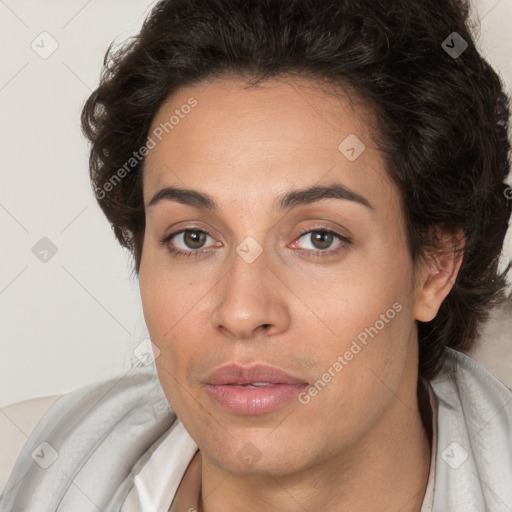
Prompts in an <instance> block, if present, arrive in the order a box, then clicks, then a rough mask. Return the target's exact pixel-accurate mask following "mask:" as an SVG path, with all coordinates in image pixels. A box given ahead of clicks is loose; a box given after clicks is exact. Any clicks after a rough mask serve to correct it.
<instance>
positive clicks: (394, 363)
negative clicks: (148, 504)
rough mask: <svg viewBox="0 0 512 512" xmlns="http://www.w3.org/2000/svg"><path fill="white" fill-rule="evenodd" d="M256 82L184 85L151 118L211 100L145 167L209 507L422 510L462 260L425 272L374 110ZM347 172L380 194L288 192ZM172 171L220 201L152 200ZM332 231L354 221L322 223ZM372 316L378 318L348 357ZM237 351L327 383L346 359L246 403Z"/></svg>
mask: <svg viewBox="0 0 512 512" xmlns="http://www.w3.org/2000/svg"><path fill="white" fill-rule="evenodd" d="M244 85H245V83H244V82H242V81H241V80H239V79H235V78H225V79H217V80H214V81H210V82H208V83H207V82H202V83H200V84H197V85H194V86H190V87H186V88H183V89H181V90H179V91H178V92H177V93H176V94H174V95H173V96H171V97H170V98H169V100H168V101H167V102H166V103H165V104H164V105H162V107H161V108H160V110H159V112H158V113H157V115H156V117H155V119H154V120H153V123H152V127H151V130H150V133H151V132H152V131H153V130H154V129H155V128H157V127H158V126H159V125H160V124H161V123H164V122H166V121H168V120H169V118H170V117H171V116H172V115H173V113H174V112H175V110H176V109H180V108H181V106H182V105H184V104H186V103H187V100H188V99H189V98H191V97H194V98H195V100H197V106H195V108H194V109H192V110H191V112H190V113H188V114H187V115H185V116H183V118H182V119H180V122H179V124H176V125H175V126H174V127H173V129H172V130H169V132H168V133H164V136H163V137H162V140H161V141H159V142H158V144H157V145H156V147H154V149H152V150H151V151H150V152H149V153H148V155H147V157H146V162H145V168H144V183H143V186H144V202H145V205H146V230H145V235H144V248H143V254H142V261H141V268H140V274H139V277H140V290H141V297H142V302H143V308H144V316H145V319H146V323H147V326H148V329H149V333H150V335H151V338H152V340H153V342H154V344H155V345H156V346H158V348H159V350H160V355H159V357H158V358H157V359H156V365H157V371H158V375H159V379H160V382H161V384H162V388H163V390H164V392H165V394H166V396H167V398H168V400H169V403H170V405H171V407H172V408H173V409H174V410H175V412H176V414H177V415H178V417H179V418H180V420H181V421H182V422H183V424H184V426H185V428H186V429H187V431H188V432H189V433H190V435H191V436H192V438H193V439H194V440H195V442H196V443H197V445H198V446H199V448H200V459H201V460H200V463H201V468H200V474H201V498H202V504H201V505H200V506H201V507H202V509H203V510H204V511H205V512H219V511H222V512H232V511H233V512H234V511H238V510H241V509H243V510H244V511H246V512H251V511H261V510H265V511H268V512H274V511H275V512H277V511H280V512H283V511H290V512H291V511H304V510H306V511H315V510H329V511H339V512H341V511H343V512H349V511H360V510H365V511H366V512H372V511H379V512H386V511H394V512H396V511H397V510H401V511H402V512H418V511H419V510H420V508H421V504H422V501H423V497H424V493H425V489H426V485H427V480H428V475H429V467H430V457H431V451H430V450H431V449H430V445H429V441H428V438H427V435H426V433H425V430H424V428H423V426H422V422H421V420H420V416H419V411H418V404H417V397H416V382H417V377H418V375H417V361H418V348H417V327H416V320H420V321H429V320H431V319H432V318H434V317H435V315H436V314H437V311H438V309H439V306H440V305H441V303H442V301H443V300H444V298H445V297H446V295H447V294H448V292H449V291H450V289H451V287H452V286H453V282H454V280H455V276H456V274H457V272H458V269H459V267H460V263H461V260H460V259H459V260H455V259H453V258H451V257H449V256H441V257H439V258H437V260H436V259H435V258H433V259H431V260H429V262H428V263H425V264H421V265H420V264H419V263H418V264H417V265H416V281H415V282H413V270H414V265H413V262H412V259H411V256H410V253H409V251H408V248H407V246H406V239H405V228H404V220H403V214H402V210H401V202H400V198H399V194H398V190H397V188H396V186H395V185H394V184H393V183H392V182H391V181H390V179H389V178H388V176H387V174H386V170H385V164H384V160H383V157H382V155H381V154H380V153H379V151H378V150H377V149H376V147H375V143H374V141H373V140H372V138H371V134H370V131H369V120H370V119H371V112H366V111H365V110H364V109H363V107H362V106H361V105H358V106H357V107H356V106H354V105H353V104H352V103H351V102H350V101H349V100H348V98H347V97H345V96H344V95H341V94H340V95H338V96H337V97H334V96H332V95H329V94H326V93H325V92H323V91H321V90H319V89H318V88H316V87H315V83H314V82H308V81H306V80H300V81H299V80H291V79H289V78H288V79H284V78H283V79H282V80H279V81H278V80H273V81H271V82H266V83H265V84H262V85H261V86H260V87H258V88H247V87H244ZM350 134H354V135H356V136H357V138H358V139H359V140H360V141H362V142H363V143H364V144H365V146H366V148H365V150H364V151H363V152H362V153H361V154H360V155H359V156H358V157H357V158H356V159H355V160H353V161H351V160H350V159H349V158H347V157H346V156H345V154H344V153H343V151H342V150H341V151H340V149H339V145H340V143H341V142H342V141H344V140H345V139H346V138H347V136H349V135H350ZM333 183H339V184H341V185H343V186H344V187H346V188H348V189H350V190H351V191H352V192H355V193H356V194H358V195H359V196H361V197H363V198H364V199H365V200H366V201H367V203H368V205H369V206H368V205H364V204H361V203H360V202H356V201H353V200H350V199H337V198H329V199H322V200H320V201H316V202H311V203H310V204H304V205H299V206H296V207H293V208H290V209H288V210H282V211H278V210H277V209H274V207H273V205H274V202H275V201H276V200H277V198H279V197H280V196H281V195H282V194H285V193H286V192H288V191H289V190H291V189H299V188H300V189H302V188H305V187H310V186H313V185H314V186H327V185H332V184H333ZM165 187H179V188H187V189H194V190H197V191H199V192H202V193H205V194H208V195H209V196H211V198H212V199H214V201H215V202H216V203H217V210H216V211H209V210H207V209H205V208H201V207H199V206H193V205H189V204H182V203H180V202H177V201H172V200H168V199H162V200H160V201H158V202H156V203H155V204H152V205H149V203H150V201H151V199H152V198H153V197H154V195H155V194H156V193H157V192H158V191H159V190H161V189H163V188H165ZM184 229H187V230H190V231H188V232H187V233H188V235H187V234H185V235H186V236H184V234H183V233H181V234H176V235H175V236H174V237H173V238H172V239H171V240H168V241H167V242H166V244H162V243H160V240H161V239H163V238H165V237H166V236H167V235H170V234H172V233H176V232H179V231H180V230H184ZM306 230H307V233H306V234H301V233H302V232H303V231H306ZM325 230H331V231H334V232H335V233H337V235H334V236H333V237H331V238H329V237H328V236H327V238H324V239H318V236H316V237H315V234H316V233H318V231H320V232H324V233H325ZM198 231H199V232H204V233H206V234H205V235H203V238H201V237H200V234H198ZM191 235H192V236H191ZM194 235H195V236H194ZM338 235H339V236H340V237H345V238H347V239H348V240H349V241H350V242H348V243H347V242H346V241H344V240H343V238H338ZM247 237H252V239H254V241H255V242H256V243H257V246H258V247H259V248H260V249H261V250H262V252H261V254H259V256H258V257H257V258H256V259H255V260H254V261H252V262H250V263H249V262H248V261H247V260H246V259H244V258H243V257H242V256H241V254H242V253H237V251H236V249H237V247H239V246H240V244H241V242H243V241H244V240H245V239H246V238H247ZM324 237H325V235H324ZM329 242H330V243H329ZM251 243H252V242H251ZM166 245H167V246H166ZM168 247H174V248H175V249H177V250H179V251H182V252H184V253H189V254H192V255H191V256H187V257H179V256H176V255H174V254H172V253H170V252H169V250H168ZM251 247H252V248H251V249H250V250H251V251H254V250H255V249H254V247H256V245H253V246H251ZM393 305H394V306H393ZM390 310H394V314H393V315H392V318H390V317H391V313H389V311H390ZM381 315H383V316H384V317H385V318H383V317H382V316H381ZM386 320H387V321H386ZM377 322H379V323H377ZM381 324H382V327H381ZM372 326H373V328H374V329H376V330H377V331H378V333H377V334H376V335H374V336H372V337H370V336H368V338H367V343H366V344H365V345H363V344H362V343H361V342H359V343H358V345H359V346H360V348H361V350H360V351H358V352H357V353H356V354H353V357H350V356H349V355H348V356H347V355H346V353H347V351H350V349H351V347H354V345H353V342H354V340H358V339H359V340H360V339H361V337H364V336H362V335H361V333H362V332H367V331H365V329H368V328H370V327H372ZM358 335H359V336H360V337H359V338H358ZM356 351H357V349H356V350H354V351H353V352H356ZM339 356H342V358H343V361H344V363H343V364H342V365H341V368H342V369H341V370H339V368H340V366H339V365H338V366H337V368H338V370H336V369H333V368H334V367H333V365H334V363H335V362H336V361H339V359H338V357H339ZM232 362H234V363H239V364H242V365H248V364H251V363H253V362H264V363H268V364H271V365H274V366H278V367H280V368H282V369H284V370H285V371H287V372H288V373H290V374H292V375H294V376H297V377H300V378H301V379H302V380H303V381H304V382H307V383H308V384H310V385H313V384H314V383H315V382H316V381H317V380H318V379H319V378H321V377H322V375H324V374H325V373H326V372H328V370H329V369H331V370H330V375H331V379H330V380H329V382H328V383H327V385H325V387H323V389H321V391H319V392H318V393H317V394H315V395H314V396H311V395H308V396H309V400H308V399H307V397H305V395H303V399H304V400H302V402H301V401H300V400H299V399H293V400H291V401H289V402H287V403H285V404H283V405H282V406H280V407H279V408H277V409H275V410H273V411H271V412H268V413H264V414H259V415H243V414H235V413H233V412H229V411H226V410H224V409H222V408H221V407H220V406H219V404H218V403H217V402H215V401H214V400H212V398H211V397H210V395H209V394H208V392H207V390H206V385H205V383H204V381H205V378H206V377H207V375H208V374H209V373H210V372H211V371H212V370H214V369H215V368H217V367H218V366H220V365H223V364H226V363H232ZM324 379H325V380H328V378H327V377H324ZM306 402H307V403H306ZM248 447H249V448H248ZM247 450H252V451H251V452H250V454H251V457H249V458H247V457H245V458H244V457H243V455H244V454H247ZM198 457H199V456H198ZM196 460H197V459H196ZM194 467H196V468H197V465H194ZM183 505H184V506H189V507H193V506H196V505H197V503H185V504H183ZM184 510H187V508H184Z"/></svg>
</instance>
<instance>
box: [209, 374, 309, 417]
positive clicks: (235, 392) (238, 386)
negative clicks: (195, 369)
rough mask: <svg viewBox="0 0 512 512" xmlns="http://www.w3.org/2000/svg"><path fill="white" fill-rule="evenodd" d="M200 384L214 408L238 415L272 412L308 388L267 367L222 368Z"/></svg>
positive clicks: (302, 380) (304, 383)
mask: <svg viewBox="0 0 512 512" xmlns="http://www.w3.org/2000/svg"><path fill="white" fill-rule="evenodd" d="M203 383H204V384H205V385H206V390H207V391H208V394H209V396H210V397H211V398H212V399H213V401H214V402H215V403H216V404H217V405H219V406H220V407H221V408H222V409H223V410H225V411H228V412H230V413H233V414H238V415H259V414H265V413H269V412H272V411H274V410H276V409H278V408H280V407H282V406H283V405H284V404H286V403H288V402H289V401H290V400H292V399H293V398H295V397H297V395H298V394H299V393H300V392H301V391H302V390H303V389H304V388H306V387H307V386H308V383H307V382H306V381H304V379H301V378H299V377H296V376H293V375H291V374H289V373H288V372H285V371H284V370H282V369H281V368H277V367H275V366H270V365H267V364H256V365H253V366H250V367H244V366H240V365H235V364H231V365H227V366H222V367H220V368H218V369H217V370H215V371H214V372H213V373H211V374H210V375H209V376H208V377H207V378H206V379H205V380H204V382H203Z"/></svg>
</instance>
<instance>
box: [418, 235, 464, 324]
mask: <svg viewBox="0 0 512 512" xmlns="http://www.w3.org/2000/svg"><path fill="white" fill-rule="evenodd" d="M435 237H436V238H437V239H438V240H440V241H441V243H440V244H439V245H440V248H439V249H438V250H437V252H435V253H431V254H429V255H428V257H427V262H422V263H421V264H420V268H418V269H417V272H418V274H417V279H416V287H415V292H414V295H415V299H414V318H415V319H416V320H419V321H420V322H430V321H431V320H433V319H434V318H435V317H436V315H437V312H438V311H439V308H440V307H441V304H442V302H443V300H444V299H445V298H446V296H447V295H448V294H449V293H450V290H451V289H452V287H453V285H454V284H455V280H456V278H457V274H458V273H459V269H460V266H461V265H462V258H463V255H462V254H461V253H460V254H457V253H455V252H454V250H455V249H457V248H460V247H463V246H464V243H465V238H464V235H463V233H462V230H461V229H459V230H457V231H456V232H455V233H453V232H451V233H448V232H441V228H436V230H435Z"/></svg>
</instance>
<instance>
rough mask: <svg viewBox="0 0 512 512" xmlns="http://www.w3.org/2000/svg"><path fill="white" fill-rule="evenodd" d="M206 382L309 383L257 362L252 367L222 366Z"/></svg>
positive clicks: (221, 383)
mask: <svg viewBox="0 0 512 512" xmlns="http://www.w3.org/2000/svg"><path fill="white" fill-rule="evenodd" d="M204 381H205V383H206V384H214V385H229V384H233V385H235V384H254V383H268V384H307V382H305V381H304V380H303V379H300V378H297V377H294V376H292V375H290V374H288V373H286V372H285V371H284V370H281V369H280V368H277V367H275V366H270V365H267V364H255V365H253V366H250V367H244V366H239V365H236V364H230V365H226V366H221V367H220V368H218V369H217V370H215V371H214V372H213V373H211V374H210V375H209V376H208V377H207V378H206V379H205V380H204Z"/></svg>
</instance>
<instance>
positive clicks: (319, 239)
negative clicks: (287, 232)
mask: <svg viewBox="0 0 512 512" xmlns="http://www.w3.org/2000/svg"><path fill="white" fill-rule="evenodd" d="M311 234H312V236H311V241H312V243H313V245H314V247H315V248H316V249H319V250H325V249H328V248H329V247H330V246H331V244H332V242H333V240H334V236H333V234H332V233H329V232H327V231H312V232H311Z"/></svg>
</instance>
